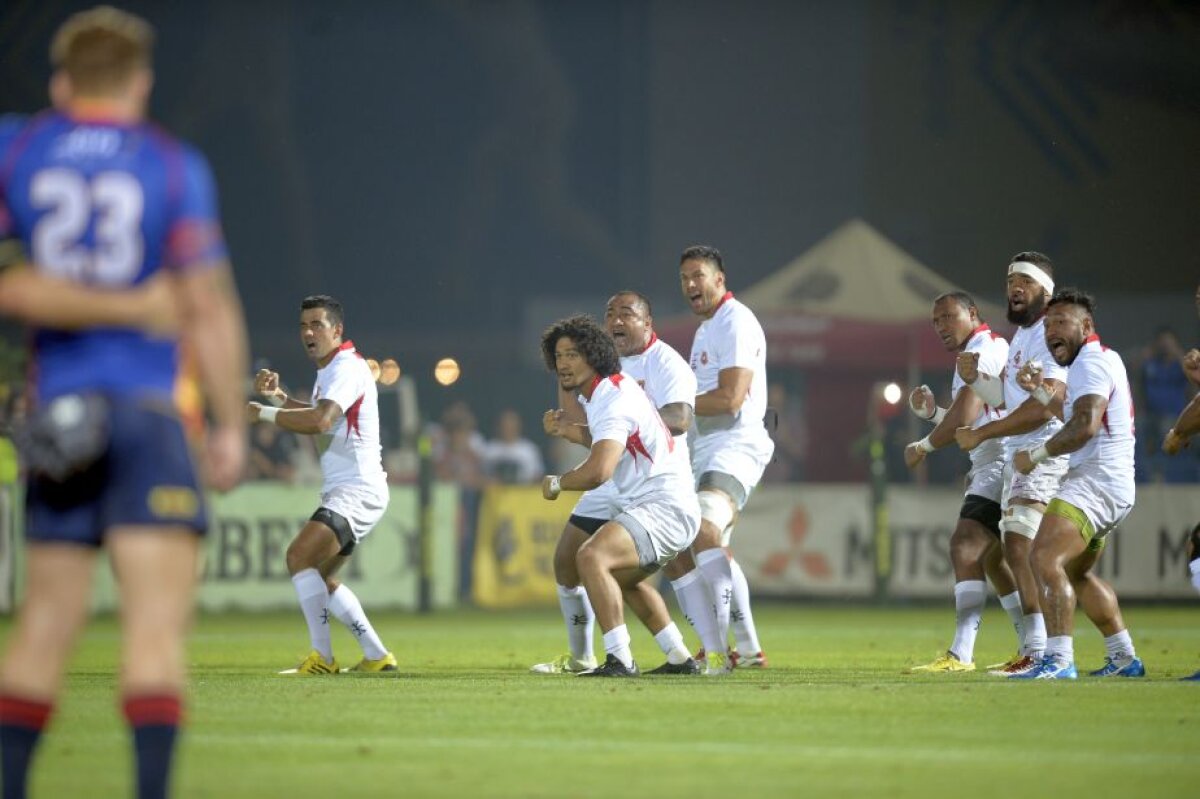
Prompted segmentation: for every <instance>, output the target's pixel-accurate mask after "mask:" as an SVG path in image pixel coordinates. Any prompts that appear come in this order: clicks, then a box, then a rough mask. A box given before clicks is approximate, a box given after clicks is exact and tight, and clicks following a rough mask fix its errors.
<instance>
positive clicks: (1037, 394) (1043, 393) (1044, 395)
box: [1029, 383, 1054, 405]
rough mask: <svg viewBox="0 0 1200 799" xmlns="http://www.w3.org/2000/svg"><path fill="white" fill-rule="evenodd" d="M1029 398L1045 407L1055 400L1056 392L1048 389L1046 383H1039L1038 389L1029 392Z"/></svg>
mask: <svg viewBox="0 0 1200 799" xmlns="http://www.w3.org/2000/svg"><path fill="white" fill-rule="evenodd" d="M1029 396H1031V397H1033V398H1034V399H1035V400H1037V401H1038V402H1040V403H1042V404H1043V405H1049V404H1050V401H1051V400H1053V399H1054V392H1052V391H1051V390H1050V389H1048V388H1046V386H1045V384H1044V383H1039V384H1038V387H1037V388H1035V389H1034V390H1033V391H1031V392H1029Z"/></svg>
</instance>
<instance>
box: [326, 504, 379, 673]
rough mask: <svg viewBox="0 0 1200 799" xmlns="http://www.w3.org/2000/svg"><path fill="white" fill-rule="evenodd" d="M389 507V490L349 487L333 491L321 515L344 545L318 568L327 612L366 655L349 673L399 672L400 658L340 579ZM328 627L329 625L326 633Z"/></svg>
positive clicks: (348, 587)
mask: <svg viewBox="0 0 1200 799" xmlns="http://www.w3.org/2000/svg"><path fill="white" fill-rule="evenodd" d="M387 503H388V493H387V488H386V487H378V488H372V487H365V486H364V487H346V488H343V489H335V490H334V491H331V492H330V493H329V494H328V495H327V496H326V497H325V504H324V505H323V506H322V508H321V510H320V511H318V514H320V517H321V518H320V521H321V522H322V523H323V524H325V525H326V526H328V527H329V528H330V529H331V530H333V532H334V535H335V536H336V537H337V540H338V543H339V544H341V549H339V550H338V552H337V554H336V555H334V556H333V557H331V558H328V559H327V560H325V561H324V562H322V563H321V564H320V565H319V566H318V571H319V572H320V575H321V578H322V579H323V580H324V581H325V590H326V592H327V594H328V596H329V600H328V603H327V609H328V612H329V614H331V615H332V616H333V617H334V618H335V619H337V620H338V621H340V622H341V623H342V624H343V625H344V626H345V627H346V629H347V630H349V631H350V634H351V635H353V636H354V639H355V640H356V641H358V646H359V648H360V649H361V650H362V653H363V656H362V659H361V660H360V661H359V662H358V663H356V664H355V665H354V666H351V667H350V668H348V669H346V670H347V671H353V672H361V673H370V674H374V673H380V672H388V671H395V670H396V668H397V664H396V656H395V655H394V654H392V653H391V652H390V651H389V650H388V648H387V647H386V646H384V644H383V641H382V640H381V639H380V637H379V633H378V632H376V631H375V626H374V625H373V624H371V619H370V618H369V617H368V616H367V613H366V611H365V610H363V606H362V603H361V602H359V601H358V596H357V595H356V594H355V593H354V592H353V591H352V590H351V589H350V586H348V585H345V584H344V583H342V582H341V581H340V580H338V579H337V578H336V575H337V574H338V573H339V571H340V570H341V568H342V566H343V565H344V564H345V563H346V561H348V560H349V559H350V555H351V554H352V553H353V552H354V550H355V548H356V547H357V546H358V543H359V542H360V541H362V539H363V538H365V537H366V536H367V535H368V534H369V533H370V532H371V530H373V529H374V527H375V525H376V524H378V523H379V520H380V519H381V518H383V513H384V511H385V510H387ZM328 627H329V625H328V624H326V625H325V628H326V630H328Z"/></svg>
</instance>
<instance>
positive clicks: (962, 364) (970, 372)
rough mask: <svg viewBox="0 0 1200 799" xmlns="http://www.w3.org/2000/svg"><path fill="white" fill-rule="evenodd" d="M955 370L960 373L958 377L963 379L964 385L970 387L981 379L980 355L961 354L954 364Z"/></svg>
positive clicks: (975, 353) (974, 353)
mask: <svg viewBox="0 0 1200 799" xmlns="http://www.w3.org/2000/svg"><path fill="white" fill-rule="evenodd" d="M954 368H955V369H956V370H957V371H958V376H959V377H961V378H962V379H963V382H964V383H967V384H968V385H970V384H971V383H974V382H975V381H976V380H978V379H979V353H978V352H960V353H959V354H958V359H957V360H956V361H955V363H954Z"/></svg>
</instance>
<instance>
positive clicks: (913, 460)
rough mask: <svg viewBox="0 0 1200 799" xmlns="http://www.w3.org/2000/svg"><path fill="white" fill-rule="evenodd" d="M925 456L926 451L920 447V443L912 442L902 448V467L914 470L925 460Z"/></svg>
mask: <svg viewBox="0 0 1200 799" xmlns="http://www.w3.org/2000/svg"><path fill="white" fill-rule="evenodd" d="M925 455H926V451H925V449H924V448H922V447H921V442H919V441H916V442H913V443H912V444H909V445H908V446H907V447H905V448H904V465H905V466H907V467H908V468H910V469H915V468H917V466H918V464H920V463H921V461H923V460H925Z"/></svg>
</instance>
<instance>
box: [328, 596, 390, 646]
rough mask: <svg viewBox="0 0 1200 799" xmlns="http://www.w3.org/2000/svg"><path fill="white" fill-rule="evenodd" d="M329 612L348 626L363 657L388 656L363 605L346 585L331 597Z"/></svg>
mask: <svg viewBox="0 0 1200 799" xmlns="http://www.w3.org/2000/svg"><path fill="white" fill-rule="evenodd" d="M329 612H330V613H332V614H333V617H334V618H335V619H337V620H338V621H340V622H341V623H342V624H344V625H346V629H347V630H349V631H350V632H351V633H352V634H353V635H354V637H355V638H357V639H358V645H359V646H360V647H362V651H363V657H365V658H367V659H368V660H379V659H380V658H381V657H383V656H384V655H386V654H387V648H386V647H384V645H383V641H380V640H379V635H378V633H376V632H375V628H374V627H372V626H371V621H370V619H368V618H367V614H366V612H364V611H363V607H362V603H361V602H359V601H358V597H357V596H355V595H354V592H353V591H351V590H350V587H349V586H348V585H346V584H345V583H343V584H342V585H339V586H338V587H337V590H336V591H334V592H333V593H332V594H330V595H329Z"/></svg>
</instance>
